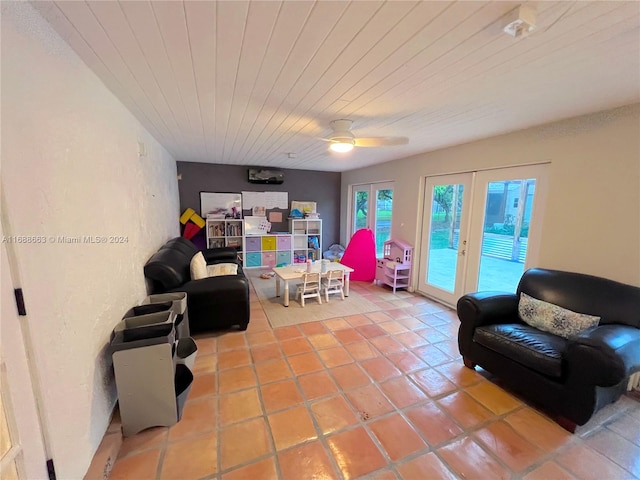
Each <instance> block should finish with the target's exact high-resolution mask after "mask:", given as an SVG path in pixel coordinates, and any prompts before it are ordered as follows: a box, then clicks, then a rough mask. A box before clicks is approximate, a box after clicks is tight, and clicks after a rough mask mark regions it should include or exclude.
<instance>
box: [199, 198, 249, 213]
mask: <svg viewBox="0 0 640 480" xmlns="http://www.w3.org/2000/svg"><path fill="white" fill-rule="evenodd" d="M200 216H201V217H202V218H207V216H209V217H210V218H232V219H240V218H242V194H241V193H218V192H200Z"/></svg>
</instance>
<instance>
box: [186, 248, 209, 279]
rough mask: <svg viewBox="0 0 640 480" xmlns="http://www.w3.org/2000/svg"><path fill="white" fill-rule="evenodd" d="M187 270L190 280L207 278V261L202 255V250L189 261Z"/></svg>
mask: <svg viewBox="0 0 640 480" xmlns="http://www.w3.org/2000/svg"><path fill="white" fill-rule="evenodd" d="M189 270H190V271H191V280H200V279H201V278H207V277H208V276H209V274H208V273H207V262H206V261H205V259H204V256H203V255H202V252H198V253H196V254H195V255H194V256H193V257H192V258H191V262H190V263H189Z"/></svg>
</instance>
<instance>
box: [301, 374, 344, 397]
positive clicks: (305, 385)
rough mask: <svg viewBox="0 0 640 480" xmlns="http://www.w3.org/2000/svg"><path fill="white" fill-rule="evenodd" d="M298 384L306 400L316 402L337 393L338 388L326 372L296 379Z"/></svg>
mask: <svg viewBox="0 0 640 480" xmlns="http://www.w3.org/2000/svg"><path fill="white" fill-rule="evenodd" d="M298 384H299V385H300V388H301V389H302V393H303V394H304V396H305V398H306V399H307V400H316V399H318V398H322V397H326V396H328V395H333V394H335V393H337V392H338V386H337V385H336V383H335V382H334V381H333V379H332V378H331V375H329V373H328V372H326V371H322V372H316V373H311V374H309V375H303V376H301V377H298Z"/></svg>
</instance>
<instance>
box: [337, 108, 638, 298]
mask: <svg viewBox="0 0 640 480" xmlns="http://www.w3.org/2000/svg"><path fill="white" fill-rule="evenodd" d="M547 161H548V162H551V170H550V177H549V178H550V185H549V190H548V195H547V205H546V209H545V216H544V221H543V227H542V241H541V245H540V256H539V260H540V261H539V266H541V267H547V268H556V269H561V270H570V271H575V272H583V273H589V274H592V275H598V276H603V277H607V278H611V279H614V280H618V281H620V282H624V283H629V284H633V285H640V104H634V105H629V106H626V107H621V108H618V109H614V110H609V111H605V112H599V113H595V114H592V115H586V116H582V117H578V118H573V119H569V120H565V121H561V122H556V123H552V124H548V125H544V126H541V127H536V128H531V129H527V130H523V131H519V132H514V133H510V134H507V135H501V136H498V137H492V138H488V139H485V140H480V141H476V142H472V143H467V144H464V145H459V146H456V147H450V148H446V149H442V150H438V151H434V152H430V153H425V154H421V155H416V156H413V157H410V158H406V159H403V160H399V161H395V162H388V163H384V164H380V165H376V166H373V167H369V168H363V169H358V170H352V171H348V172H344V173H343V174H342V203H341V226H340V232H341V239H342V241H343V242H344V241H345V237H346V231H347V221H348V215H347V213H348V212H347V199H348V194H347V192H348V186H349V185H350V184H357V183H365V182H377V181H388V180H393V181H395V182H396V183H395V190H394V204H393V226H392V229H393V231H392V235H393V236H394V237H397V238H400V239H403V240H406V241H408V242H410V243H412V244H413V245H416V244H417V242H418V241H419V238H418V235H419V233H418V232H419V222H420V220H419V219H418V207H419V204H420V202H421V201H422V199H421V197H420V195H421V190H420V185H421V182H423V179H424V177H425V176H427V175H437V174H446V173H456V172H463V171H473V170H478V169H487V168H496V167H503V166H512V165H522V164H528V163H538V162H547ZM415 271H417V269H414V272H415Z"/></svg>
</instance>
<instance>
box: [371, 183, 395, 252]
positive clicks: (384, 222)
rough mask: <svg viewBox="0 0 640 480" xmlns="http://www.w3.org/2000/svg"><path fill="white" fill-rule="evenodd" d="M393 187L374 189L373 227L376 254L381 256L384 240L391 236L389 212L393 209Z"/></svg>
mask: <svg viewBox="0 0 640 480" xmlns="http://www.w3.org/2000/svg"><path fill="white" fill-rule="evenodd" d="M392 206H393V189H391V188H378V189H376V211H375V228H374V229H373V234H374V236H375V239H376V256H377V257H382V256H383V252H382V250H383V247H384V242H386V241H387V240H389V239H390V238H391V213H392V211H393V209H392Z"/></svg>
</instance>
